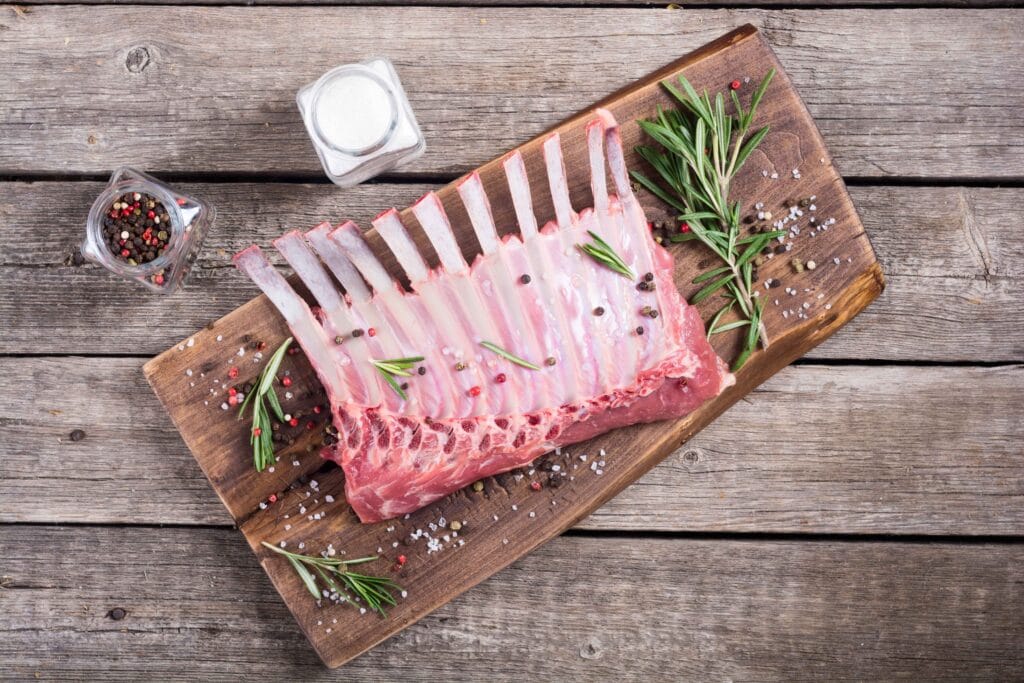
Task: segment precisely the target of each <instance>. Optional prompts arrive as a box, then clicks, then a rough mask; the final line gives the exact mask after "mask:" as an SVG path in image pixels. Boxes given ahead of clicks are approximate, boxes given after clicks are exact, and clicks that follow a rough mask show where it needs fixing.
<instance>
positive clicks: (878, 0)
mask: <svg viewBox="0 0 1024 683" xmlns="http://www.w3.org/2000/svg"><path fill="white" fill-rule="evenodd" d="M104 1H105V0H81V1H78V0H76V2H75V4H81V5H96V4H104ZM21 4H22V5H54V4H70V3H68V2H67V1H66V0H57V1H55V0H25V1H24V2H22V3H21ZM131 4H133V5H157V4H159V5H218V6H219V5H266V4H274V5H314V6H322V7H330V6H345V5H381V6H420V5H423V6H427V7H431V6H438V5H439V6H444V7H459V6H466V7H473V8H476V7H489V6H497V7H546V6H554V7H571V6H579V7H593V6H594V4H596V3H593V2H588V0H373V2H367V0H230V1H225V0H132V2H131ZM597 4H600V5H601V6H602V7H624V8H628V7H643V8H647V9H649V10H651V11H674V10H681V9H689V8H694V7H698V8H699V7H705V6H712V7H718V6H721V4H722V3H721V2H719V0H689V1H688V2H686V3H685V5H683V3H667V2H655V1H654V0H601V2H600V3H597ZM672 4H674V5H676V6H675V7H670V6H669V5H672ZM1014 4H1016V2H1015V0H837V1H835V2H830V3H828V7H830V8H843V7H858V8H860V7H872V8H876V7H877V8H881V9H885V8H889V7H897V8H907V7H956V8H975V7H996V8H999V7H1006V6H1007V5H1014ZM729 5H730V6H731V7H754V8H772V7H782V8H793V7H797V8H799V7H807V8H810V9H817V8H820V7H822V2H821V0H733V1H732V2H730V3H729Z"/></svg>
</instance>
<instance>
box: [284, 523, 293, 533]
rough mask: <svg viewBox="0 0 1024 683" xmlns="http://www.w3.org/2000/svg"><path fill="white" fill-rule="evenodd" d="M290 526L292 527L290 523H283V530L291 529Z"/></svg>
mask: <svg viewBox="0 0 1024 683" xmlns="http://www.w3.org/2000/svg"><path fill="white" fill-rule="evenodd" d="M291 528H292V525H291V524H285V525H284V530H285V531H290V530H291Z"/></svg>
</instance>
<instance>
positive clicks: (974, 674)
mask: <svg viewBox="0 0 1024 683" xmlns="http://www.w3.org/2000/svg"><path fill="white" fill-rule="evenodd" d="M200 4H203V3H199V2H196V3H195V4H194V5H193V4H192V3H191V2H190V1H189V0H185V1H184V2H175V3H171V4H161V5H158V6H144V5H142V4H138V5H133V4H117V5H107V4H101V5H100V6H95V7H86V6H78V5H57V4H49V3H48V2H47V0H43V2H40V3H38V4H31V5H25V6H10V5H7V6H0V63H2V64H4V68H3V73H4V78H2V79H0V358H2V360H0V364H2V367H3V372H0V406H3V412H2V413H0V550H2V552H0V662H2V663H3V666H0V678H4V679H8V678H9V679H15V680H20V679H35V678H40V679H79V680H80V679H104V680H126V681H128V680H130V681H137V680H147V679H158V680H196V679H201V680H236V679H238V678H242V677H244V678H260V679H269V680H297V679H302V680H311V679H330V680H335V679H340V680H363V679H365V680H379V679H388V680H390V679H402V680H437V679H450V680H479V679H482V678H490V679H494V680H508V679H517V680H522V679H537V680H552V679H588V680H598V679H622V678H625V679H642V678H643V679H650V678H664V679H672V680H679V679H681V678H702V679H703V678H743V679H751V678H755V679H764V678H786V679H794V678H815V679H823V678H855V679H874V678H895V677H913V678H919V679H921V678H956V679H962V678H987V679H996V678H1000V679H1014V678H1018V679H1019V678H1021V677H1022V676H1024V648H1022V647H1021V644H1022V643H1024V613H1022V611H1021V610H1020V604H1021V599H1022V597H1024V595H1022V586H1024V562H1022V560H1024V505H1022V503H1024V447H1022V444H1024V408H1022V406H1024V341H1022V338H1024V335H1022V334H1021V333H1022V332H1024V314H1022V313H1021V310H1020V305H1019V302H1020V300H1021V295H1022V294H1024V283H1022V280H1024V265H1022V264H1024V247H1022V246H1021V244H1022V243H1024V242H1022V241H1021V240H1019V238H1018V236H1017V233H1018V232H1019V230H1020V223H1021V221H1020V219H1019V218H1018V217H1017V214H1018V213H1019V207H1020V206H1021V205H1022V203H1024V119H1022V118H1021V117H1020V115H1019V112H1020V111H1021V109H1022V107H1024V67H1022V66H1021V63H1020V60H1019V40H1020V39H1019V36H1020V35H1022V33H1024V11H1022V10H1020V9H1014V8H1012V7H1011V8H1006V7H1002V8H992V9H988V8H984V6H985V5H990V4H997V5H1006V4H1011V5H1012V4H1016V3H987V2H980V1H976V2H973V3H972V4H973V5H975V7H974V8H964V7H963V5H964V4H965V3H963V2H959V1H957V2H938V1H936V2H930V1H926V2H925V3H923V4H934V5H935V6H934V7H930V8H929V7H926V8H913V9H905V8H900V7H899V4H900V3H899V2H897V1H896V0H892V1H888V2H886V1H883V2H878V3H874V2H871V3H864V2H859V3H853V4H855V5H856V7H854V8H847V9H821V8H817V7H814V6H811V8H809V9H800V10H796V9H779V8H775V7H774V6H773V5H774V4H776V3H774V2H773V1H772V0H755V1H754V2H744V3H742V4H744V5H753V6H752V7H749V8H746V9H742V10H726V9H685V10H676V11H668V10H665V9H663V8H655V7H644V6H643V3H640V2H630V1H622V2H608V3H602V4H603V5H605V6H604V7H599V8H588V7H569V6H567V5H570V4H572V3H547V2H543V1H542V0H523V1H519V0H517V1H516V2H502V3H496V4H500V5H509V6H506V7H466V8H458V7H451V6H446V7H430V6H418V7H417V6H411V5H417V4H418V5H430V4H433V3H430V2H426V3H423V2H397V3H396V2H393V1H382V2H379V3H377V4H378V5H379V6H354V7H341V6H338V5H343V4H347V3H344V2H334V3H312V2H301V3H298V4H299V5H300V6H294V7H292V6H267V7H241V6H199V5H200ZM215 4H216V5H224V3H223V2H221V1H218V2H216V3H215ZM273 4H274V5H282V4H284V3H273ZM361 4H365V3H361ZM370 4H371V5H372V4H373V3H370ZM395 4H400V5H410V6H404V7H385V6H384V5H395ZM446 4H449V5H451V4H457V3H446ZM688 4H689V3H688ZM695 4H699V3H695ZM716 4H717V3H716ZM802 4H804V3H792V2H787V3H784V5H785V6H786V7H789V6H794V5H802ZM913 4H922V3H917V2H915V3H913ZM511 5H515V6H514V7H513V6H511ZM611 5H622V6H621V7H611ZM942 5H957V7H942ZM748 21H749V22H751V23H754V24H755V25H758V26H759V27H760V28H761V29H762V30H764V31H765V33H766V35H767V37H768V38H769V40H770V41H772V43H773V45H774V47H775V48H776V51H777V53H778V55H779V57H780V59H781V60H782V61H783V63H784V64H785V66H786V68H787V70H788V72H789V74H790V76H791V77H792V78H793V80H794V81H795V82H796V85H797V86H798V88H800V91H801V94H802V95H803V97H804V99H805V100H806V101H807V104H808V106H809V108H810V109H811V111H812V113H813V114H814V115H815V117H816V119H817V121H818V123H819V125H820V127H821V128H822V131H823V133H824V135H825V138H826V142H827V143H828V144H829V146H830V149H831V151H832V152H833V155H834V157H835V159H836V163H837V165H838V166H839V167H840V169H841V170H842V171H843V172H844V173H845V174H846V176H847V179H848V180H849V181H850V184H851V194H852V195H853V199H854V201H855V203H856V204H857V207H858V210H859V212H860V214H861V217H862V219H863V222H864V224H865V227H866V229H867V231H868V233H869V235H870V237H871V239H872V242H873V244H874V246H875V249H876V251H877V253H878V256H879V258H880V260H881V261H882V264H883V267H884V270H885V275H886V280H887V284H888V287H887V289H886V291H885V292H884V294H883V295H882V297H881V298H880V299H879V301H878V302H876V304H875V305H873V306H872V307H871V308H869V309H868V310H867V311H866V312H865V313H864V314H863V315H861V316H860V317H859V318H858V319H857V320H855V321H854V322H853V323H852V324H851V325H850V326H848V327H847V328H844V329H843V330H842V331H841V332H840V333H839V334H838V335H837V336H836V337H834V338H833V339H831V340H829V341H828V342H826V343H825V344H824V345H822V346H821V347H819V348H817V349H815V350H814V352H813V353H812V354H811V355H809V356H808V358H806V359H804V360H802V361H800V362H798V363H797V364H796V365H795V366H794V367H791V368H789V369H787V370H785V371H783V372H782V373H780V374H779V375H778V376H776V377H775V378H773V379H772V380H770V381H769V382H768V383H766V384H765V385H764V386H763V387H761V388H760V389H759V390H758V391H756V392H754V393H753V394H752V395H751V396H750V397H748V399H747V400H745V401H742V402H741V403H739V404H738V405H736V406H735V407H734V408H732V409H731V410H730V411H729V412H728V413H726V414H725V415H724V416H722V417H721V418H720V419H719V420H718V421H717V422H716V423H715V424H714V425H713V426H712V427H710V428H708V429H707V430H705V431H704V432H702V433H701V434H700V435H699V436H698V437H697V438H695V439H694V440H693V441H692V442H691V443H688V444H686V445H685V446H684V447H683V448H681V449H680V450H679V451H678V452H676V453H675V454H674V455H672V456H671V457H670V458H669V459H668V460H666V461H665V462H664V463H663V464H662V465H660V466H659V467H657V468H655V469H654V470H653V471H652V472H651V473H649V474H648V475H647V476H646V477H644V478H643V479H642V480H641V481H640V482H638V483H637V484H636V485H634V486H633V487H631V488H630V489H628V490H627V491H626V492H624V493H623V494H622V495H621V496H619V497H618V498H616V499H615V500H613V501H612V502H611V503H609V504H608V505H606V506H605V507H603V508H602V509H600V510H599V511H598V512H597V513H596V514H594V515H593V516H592V517H590V518H589V519H587V520H584V521H583V522H582V523H581V524H580V525H579V527H577V528H576V529H574V530H572V531H570V532H568V533H567V534H566V535H565V536H563V537H562V538H559V539H557V540H556V541H554V542H552V543H551V544H549V545H548V546H545V547H544V548H542V549H541V550H539V551H538V552H536V553H534V554H533V555H531V556H529V557H528V558H526V559H524V560H523V561H521V562H518V563H516V564H515V565H513V566H512V567H510V568H509V569H507V570H505V571H503V572H501V573H500V574H498V575H497V576H495V577H494V578H493V579H491V580H490V581H487V582H486V583H484V584H483V585H481V586H479V587H477V588H476V589H474V590H472V591H470V592H469V593H467V594H465V595H464V596H462V597H460V598H459V599H457V600H455V601H454V602H453V603H451V604H449V605H448V606H446V607H445V608H443V609H441V610H439V611H438V612H436V613H434V614H433V615H431V616H429V617H428V618H426V619H424V620H423V621H421V622H420V623H418V624H417V625H415V626H414V627H412V628H410V629H409V630H407V631H405V632H403V633H402V634H400V635H399V636H397V637H396V638H394V639H393V640H391V641H388V642H387V643H385V644H384V645H382V646H381V647H379V648H377V649H375V650H373V651H372V652H370V653H368V654H366V655H364V656H362V657H360V658H358V659H356V660H355V661H353V662H351V663H350V664H349V665H347V666H346V667H344V668H342V669H340V670H338V671H334V672H331V671H328V670H327V669H324V668H323V667H322V666H321V664H320V663H319V661H318V660H317V658H316V656H315V654H314V653H313V652H312V650H311V649H310V648H309V647H308V645H307V644H306V642H305V639H304V638H303V636H302V634H301V633H300V632H299V630H298V628H297V627H296V626H295V624H294V622H293V621H292V620H291V618H290V617H289V616H288V614H287V611H286V609H285V607H284V605H283V604H282V603H281V602H280V600H279V598H278V596H277V594H276V593H275V592H274V590H273V589H272V587H271V586H270V584H269V581H268V580H267V579H266V577H265V576H264V574H263V573H262V571H261V570H260V568H259V566H258V564H257V562H256V560H255V558H254V557H252V556H251V554H250V553H249V552H248V550H247V549H246V546H245V543H244V541H243V539H242V538H241V536H240V535H239V534H238V533H237V532H236V531H234V530H232V529H231V528H230V520H229V518H228V516H227V514H226V512H225V511H224V510H223V508H222V507H221V505H220V503H219V501H218V500H217V499H216V496H215V495H214V494H213V492H212V491H211V489H210V488H209V486H208V484H207V482H206V480H205V478H204V477H203V476H202V474H201V473H200V472H199V469H198V467H197V465H196V464H195V462H194V460H193V459H192V457H191V455H190V454H189V453H188V452H187V450H186V449H185V447H184V445H183V444H182V443H181V441H180V438H179V437H178V436H177V434H176V432H175V431H174V429H173V427H172V426H171V424H170V421H169V419H168V418H167V417H166V415H165V414H164V412H163V411H162V410H161V409H160V407H159V405H158V403H157V401H156V399H155V397H154V396H153V395H152V394H151V393H150V391H149V390H148V387H146V385H145V381H144V379H143V377H142V373H141V366H142V364H143V363H144V362H145V361H146V360H147V359H148V358H150V357H151V356H152V355H153V354H154V353H156V352H158V351H160V350H162V349H163V348H166V347H167V346H168V345H170V344H171V343H173V342H175V341H177V340H178V339H180V338H181V337H183V336H185V335H187V334H189V333H190V332H192V331H193V330H194V329H196V328H197V327H201V326H202V325H204V324H206V323H207V322H209V321H210V320H213V319H216V318H218V317H220V316H222V315H223V314H224V313H226V312H228V311H230V310H231V309H233V308H234V307H236V306H237V305H238V304H240V303H242V302H244V301H246V300H248V299H249V298H251V296H253V294H254V293H255V289H254V287H253V286H252V285H251V284H249V283H248V282H247V281H246V280H245V279H244V278H243V277H242V276H240V275H239V274H237V273H235V272H234V270H233V269H232V268H230V267H229V266H227V265H226V259H225V256H226V255H228V254H230V253H232V252H233V251H235V250H236V249H238V248H239V247H240V246H242V245H244V244H247V243H249V242H252V241H256V242H259V243H263V244H266V243H267V242H268V241H269V239H270V238H271V237H272V236H273V235H276V234H279V233H280V232H282V231H283V230H284V229H286V228H288V227H296V226H308V225H311V224H313V223H314V222H315V221H317V220H319V219H321V218H322V217H324V216H343V215H344V216H351V217H353V218H355V219H358V220H360V221H362V222H366V219H367V218H369V217H370V216H371V215H373V214H374V213H375V212H376V211H377V210H378V209H379V208H380V207H382V206H390V205H396V206H404V205H406V204H408V203H409V201H410V200H411V199H414V198H415V197H417V196H419V195H420V194H422V192H423V191H424V190H425V189H427V188H431V187H436V186H438V185H439V184H441V183H443V182H446V181H448V180H450V179H451V178H453V177H454V176H456V175H458V174H459V173H460V172H462V171H464V170H466V169H468V168H471V167H473V166H475V165H477V164H478V163H479V162H481V161H483V160H485V159H487V158H490V157H493V156H495V155H496V154H498V153H500V152H502V151H503V150H504V149H506V148H508V147H511V146H513V145H514V144H516V143H518V142H521V141H522V140H525V139H526V138H528V137H530V136H532V135H535V134H536V133H538V132H540V131H541V130H543V129H544V128H546V127H548V126H549V125H551V124H552V123H554V122H556V121H558V120H560V119H561V118H563V117H564V116H565V115H566V114H567V113H569V112H572V111H575V110H577V109H578V108H580V107H581V106H583V105H585V104H586V103H588V102H590V101H593V100H595V99H598V98H599V97H600V96H602V95H604V94H606V93H607V92H610V91H611V90H614V89H616V88H618V87H620V86H621V85H623V84H625V83H627V82H629V81H631V80H633V79H635V78H636V77H638V76H640V75H642V74H644V73H646V72H648V71H650V70H651V69H652V68H654V67H657V66H659V65H661V64H662V63H664V62H666V61H668V60H669V59H670V58H672V57H674V56H677V55H679V54H682V53H683V52H685V51H687V50H689V49H692V48H694V47H697V46H698V45H700V44H702V43H704V42H706V41H707V40H709V39H711V38H714V37H716V36H717V35H719V34H721V33H724V32H725V31H726V30H728V29H731V28H733V27H735V26H737V25H739V24H741V23H744V22H748ZM297 27H305V28H302V29H301V30H300V29H297ZM299 34H301V35H303V39H301V40H298V39H297V38H296V36H297V35H299ZM340 45H344V48H343V49H342V48H339V46H340ZM595 46H597V47H598V48H599V49H595ZM343 52H344V54H343ZM378 52H383V53H387V54H389V55H390V56H391V57H392V59H393V60H394V61H395V62H396V64H397V66H398V69H399V71H400V72H401V73H402V76H403V80H404V81H405V84H406V87H407V90H408V91H409V95H410V99H411V100H412V104H413V107H414V108H415V110H416V112H417V114H418V116H419V118H420V121H421V124H422V125H423V128H424V131H425V132H426V134H427V137H428V143H429V148H428V149H429V151H428V153H427V154H426V155H425V156H424V157H423V158H422V159H421V160H420V161H418V162H416V164H414V165H413V166H410V167H408V168H406V169H403V170H402V171H401V172H400V173H394V174H391V175H390V176H388V177H386V178H384V179H381V180H380V181H378V182H374V183H372V184H368V185H365V186H363V187H361V188H358V189H356V190H350V191H346V192H339V191H337V190H336V189H335V188H334V187H332V186H330V185H327V184H325V183H324V182H323V179H322V177H321V175H320V173H319V169H318V166H317V162H316V159H315V156H314V155H313V154H312V150H311V149H310V147H309V144H308V141H307V140H306V139H305V137H304V133H303V131H302V128H301V124H300V122H299V120H298V117H297V115H296V113H295V112H294V106H293V103H292V98H293V95H294V91H295V89H296V87H297V86H298V85H300V84H302V83H304V82H306V81H308V80H309V79H311V78H312V77H314V76H316V75H317V74H318V73H320V72H322V71H323V70H324V69H325V68H326V67H327V66H329V65H330V64H333V63H335V62H338V61H343V60H345V59H348V58H356V57H360V56H364V55H367V54H371V53H378ZM126 93H129V94H131V95H132V96H131V97H126V96H125V94H126ZM142 93H145V94H146V98H145V100H143V99H142V98H140V97H138V95H140V94H142ZM129 161H130V162H133V163H137V164H139V165H142V166H145V167H146V168H147V169H148V170H151V171H152V172H154V173H156V174H158V175H162V176H164V177H167V178H169V179H171V180H174V181H175V182H177V183H178V184H180V185H182V187H183V188H185V189H186V190H189V191H192V192H194V193H195V194H197V195H199V196H202V197H204V198H208V199H210V200H211V201H212V202H214V203H215V204H216V205H217V206H218V208H219V209H220V211H221V220H220V221H219V222H218V224H217V228H216V229H215V231H214V233H213V235H212V236H211V238H210V240H209V242H208V244H207V247H206V249H205V251H204V253H203V256H202V258H201V259H200V261H199V265H198V267H197V270H196V273H195V276H194V280H193V281H192V284H191V285H190V286H189V287H188V288H187V289H186V290H185V291H183V292H181V293H179V294H177V295H175V296H173V297H171V298H169V299H167V300H159V301H158V300H157V299H155V298H151V297H146V296H142V295H139V293H138V292H136V291H134V290H131V289H128V288H127V287H125V286H124V285H121V284H120V283H117V282H115V281H113V280H110V279H108V278H107V277H105V276H103V275H102V274H99V273H96V272H93V270H94V269H93V268H91V267H75V266H73V265H72V264H71V261H70V256H71V254H72V253H73V251H74V249H75V247H76V245H77V243H78V242H79V241H80V239H81V235H82V229H83V228H82V225H83V223H84V218H85V214H86V212H87V210H88V206H89V204H90V202H91V200H92V198H93V197H94V196H95V195H96V193H97V191H98V189H99V187H100V186H101V184H102V183H101V182H100V181H102V180H103V179H104V178H105V176H106V175H107V174H108V173H109V171H110V169H111V167H113V166H115V165H118V164H120V163H123V162H129ZM74 429H82V430H83V431H84V432H85V434H86V436H85V438H84V439H82V440H80V441H71V440H70V438H69V433H70V432H71V431H72V430H74ZM638 577H639V578H642V579H643V583H642V584H639V583H637V579H638Z"/></svg>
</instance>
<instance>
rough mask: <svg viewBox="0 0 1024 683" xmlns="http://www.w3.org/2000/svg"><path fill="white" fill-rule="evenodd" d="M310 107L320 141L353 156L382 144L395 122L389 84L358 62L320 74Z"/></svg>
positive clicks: (395, 117)
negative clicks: (321, 75)
mask: <svg viewBox="0 0 1024 683" xmlns="http://www.w3.org/2000/svg"><path fill="white" fill-rule="evenodd" d="M311 109H312V119H313V128H314V130H315V132H316V135H317V137H318V138H320V140H321V141H322V142H323V144H324V145H326V146H327V147H329V148H331V149H333V150H335V151H337V152H341V153H343V154H348V155H350V156H354V157H358V156H364V155H366V154H372V153H373V152H375V151H376V150H378V149H380V148H381V147H383V146H384V145H385V144H387V142H388V140H389V139H390V138H391V136H392V134H393V133H394V132H395V128H396V126H397V124H398V102H397V99H396V98H395V93H394V91H393V90H392V89H391V86H390V85H389V84H388V83H387V81H385V80H384V79H382V78H381V77H380V76H378V75H377V74H376V73H374V72H373V71H371V70H370V69H367V68H365V67H363V66H362V65H358V64H356V65H349V66H344V67H341V68H338V69H335V70H333V71H330V72H328V73H326V74H324V76H323V77H322V78H321V79H320V82H319V83H318V84H317V86H316V94H315V96H314V98H313V104H312V107H311Z"/></svg>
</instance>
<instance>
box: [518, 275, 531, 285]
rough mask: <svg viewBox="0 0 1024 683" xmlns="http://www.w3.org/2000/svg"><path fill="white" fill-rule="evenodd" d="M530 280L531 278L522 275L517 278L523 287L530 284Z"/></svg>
mask: <svg viewBox="0 0 1024 683" xmlns="http://www.w3.org/2000/svg"><path fill="white" fill-rule="evenodd" d="M532 279H533V278H531V277H530V276H529V275H526V274H523V276H522V277H520V278H519V281H520V282H522V283H523V284H524V285H528V284H530V280H532Z"/></svg>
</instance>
